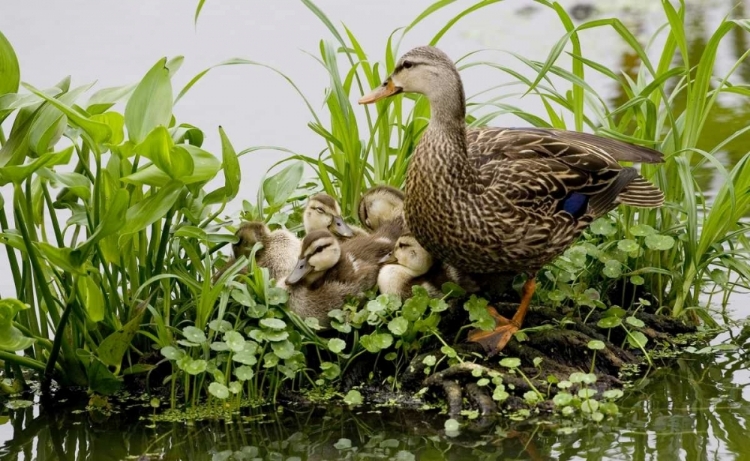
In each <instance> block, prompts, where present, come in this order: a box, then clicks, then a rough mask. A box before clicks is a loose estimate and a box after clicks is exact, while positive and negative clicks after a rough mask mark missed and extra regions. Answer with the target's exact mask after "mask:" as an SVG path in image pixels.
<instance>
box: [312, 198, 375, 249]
mask: <svg viewBox="0 0 750 461" xmlns="http://www.w3.org/2000/svg"><path fill="white" fill-rule="evenodd" d="M302 221H303V223H304V225H305V234H309V233H311V232H313V231H317V230H323V229H328V230H329V231H331V232H332V233H333V234H334V235H336V236H338V237H341V238H343V239H346V238H350V237H352V236H354V235H355V230H354V229H353V228H352V226H349V225H348V224H347V223H346V222H344V218H342V217H341V207H340V206H339V204H338V203H337V202H336V200H335V199H334V198H333V197H331V196H330V195H328V194H326V193H325V192H320V193H318V194H315V195H312V196H311V197H310V198H309V199H308V200H307V205H306V206H305V211H304V213H303V214H302ZM362 233H365V232H364V231H362V230H361V229H357V232H356V234H357V235H359V234H362Z"/></svg>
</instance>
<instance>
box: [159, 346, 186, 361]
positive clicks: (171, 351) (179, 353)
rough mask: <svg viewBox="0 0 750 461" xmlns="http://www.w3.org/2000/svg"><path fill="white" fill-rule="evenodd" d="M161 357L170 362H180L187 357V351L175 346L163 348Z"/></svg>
mask: <svg viewBox="0 0 750 461" xmlns="http://www.w3.org/2000/svg"><path fill="white" fill-rule="evenodd" d="M161 355H163V356H164V357H166V358H167V359H169V360H179V359H181V358H182V357H184V356H185V351H183V350H182V349H177V348H176V347H173V346H166V347H162V348H161Z"/></svg>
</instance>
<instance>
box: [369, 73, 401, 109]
mask: <svg viewBox="0 0 750 461" xmlns="http://www.w3.org/2000/svg"><path fill="white" fill-rule="evenodd" d="M400 92H401V88H399V87H397V86H396V85H394V84H393V80H391V79H390V78H389V79H388V80H386V82H385V83H383V84H382V85H380V86H379V87H377V88H375V89H374V90H373V91H372V93H370V94H368V95H365V96H362V98H360V100H359V103H360V104H372V103H373V102H375V101H379V100H381V99H383V98H387V97H388V96H393V95H394V94H398V93H400Z"/></svg>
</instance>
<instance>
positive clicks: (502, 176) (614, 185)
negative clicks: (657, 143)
mask: <svg viewBox="0 0 750 461" xmlns="http://www.w3.org/2000/svg"><path fill="white" fill-rule="evenodd" d="M467 138H468V142H469V144H468V148H469V156H470V159H471V161H472V162H473V163H474V165H475V167H476V168H477V169H478V170H479V172H480V175H479V178H478V180H479V182H480V183H481V184H482V185H483V186H484V187H485V190H487V191H488V192H489V191H493V190H494V191H496V192H497V193H501V194H502V195H503V196H504V197H505V198H506V199H508V200H509V201H510V202H511V203H513V205H514V206H516V207H518V208H525V209H528V210H533V212H534V213H536V214H542V215H552V214H554V213H558V212H560V211H566V212H568V213H570V214H572V215H573V216H575V217H578V216H582V215H584V214H590V215H594V216H600V215H602V214H604V213H606V212H607V211H609V210H610V209H612V208H614V207H615V206H617V205H618V204H619V203H626V204H631V205H635V206H644V207H656V206H660V205H661V204H662V203H663V201H664V195H663V193H662V192H661V191H660V190H659V189H658V188H656V187H655V186H654V185H653V184H651V183H650V182H648V181H646V180H645V179H644V178H642V177H641V176H640V175H639V174H638V172H637V171H636V170H635V169H634V168H625V167H622V166H621V165H620V164H619V163H618V160H622V161H632V162H650V163H657V162H660V161H662V154H661V153H660V152H657V151H655V150H653V149H649V148H647V147H641V146H635V145H631V144H627V143H623V142H620V141H616V140H612V139H606V138H600V137H598V136H594V135H589V134H586V133H578V132H572V131H562V130H553V129H539V128H479V129H470V130H468V131H467Z"/></svg>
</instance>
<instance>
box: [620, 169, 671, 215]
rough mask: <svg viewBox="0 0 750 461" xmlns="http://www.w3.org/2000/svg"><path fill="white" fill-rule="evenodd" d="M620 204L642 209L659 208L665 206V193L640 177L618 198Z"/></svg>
mask: <svg viewBox="0 0 750 461" xmlns="http://www.w3.org/2000/svg"><path fill="white" fill-rule="evenodd" d="M618 198H619V199H620V203H624V204H626V205H630V206H636V207H642V208H658V207H660V206H662V205H663V204H664V192H662V191H661V190H659V188H658V187H656V186H655V185H653V184H652V183H651V182H649V181H647V180H646V179H644V178H643V177H642V176H638V177H637V178H635V179H633V180H632V181H631V182H630V184H628V187H626V188H625V190H623V191H622V192H621V193H620V195H619V196H618Z"/></svg>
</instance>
